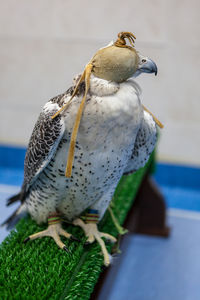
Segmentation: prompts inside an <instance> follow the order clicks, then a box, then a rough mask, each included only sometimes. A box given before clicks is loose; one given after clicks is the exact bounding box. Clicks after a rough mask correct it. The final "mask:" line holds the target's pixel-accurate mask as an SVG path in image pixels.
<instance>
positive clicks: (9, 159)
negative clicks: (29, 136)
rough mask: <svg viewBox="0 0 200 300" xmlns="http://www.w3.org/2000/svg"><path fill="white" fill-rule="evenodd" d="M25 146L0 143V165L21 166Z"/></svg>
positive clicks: (22, 164)
mask: <svg viewBox="0 0 200 300" xmlns="http://www.w3.org/2000/svg"><path fill="white" fill-rule="evenodd" d="M25 153H26V148H23V147H14V146H9V145H7V146H6V145H0V167H5V168H21V169H22V168H23V166H24V158H25Z"/></svg>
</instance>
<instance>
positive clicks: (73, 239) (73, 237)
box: [70, 235, 81, 243]
mask: <svg viewBox="0 0 200 300" xmlns="http://www.w3.org/2000/svg"><path fill="white" fill-rule="evenodd" d="M70 240H72V241H76V242H79V243H80V242H81V241H80V240H79V239H78V238H77V237H75V236H73V235H71V236H70Z"/></svg>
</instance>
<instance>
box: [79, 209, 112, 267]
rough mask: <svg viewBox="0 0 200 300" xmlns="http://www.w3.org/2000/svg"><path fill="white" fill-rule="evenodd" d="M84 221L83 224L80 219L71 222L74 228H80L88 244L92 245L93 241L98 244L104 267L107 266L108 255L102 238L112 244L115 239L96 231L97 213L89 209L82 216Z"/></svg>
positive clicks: (108, 262) (108, 261)
mask: <svg viewBox="0 0 200 300" xmlns="http://www.w3.org/2000/svg"><path fill="white" fill-rule="evenodd" d="M84 220H85V223H84V222H83V220H81V219H80V218H78V219H75V220H74V221H73V224H74V225H76V226H80V227H81V228H82V229H83V231H84V232H85V235H86V237H87V242H88V243H93V242H94V241H95V240H96V241H97V242H98V243H99V245H100V247H101V250H102V252H103V256H104V265H105V266H109V264H110V259H109V254H108V251H107V249H106V246H105V243H104V241H103V239H102V238H103V237H104V238H106V239H107V240H109V241H111V242H113V243H115V242H116V241H117V240H116V238H115V237H113V236H112V235H110V234H108V233H104V232H100V231H99V230H98V228H97V223H98V211H96V210H93V209H89V210H88V211H87V213H86V215H85V216H84Z"/></svg>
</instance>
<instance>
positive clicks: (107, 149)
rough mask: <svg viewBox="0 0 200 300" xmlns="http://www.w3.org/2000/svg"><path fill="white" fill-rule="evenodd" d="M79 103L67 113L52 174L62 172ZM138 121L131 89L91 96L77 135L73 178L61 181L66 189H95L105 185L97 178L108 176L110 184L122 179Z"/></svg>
mask: <svg viewBox="0 0 200 300" xmlns="http://www.w3.org/2000/svg"><path fill="white" fill-rule="evenodd" d="M78 104H79V103H74V104H73V105H72V106H71V107H70V109H69V110H68V111H67V112H66V115H65V126H66V131H65V134H64V137H63V139H62V141H61V143H60V145H59V147H58V151H57V153H56V156H55V158H54V159H55V163H54V169H55V173H58V172H59V174H61V171H62V172H63V173H64V171H65V167H66V163H67V154H68V150H69V143H70V138H71V132H72V129H73V125H74V120H75V117H76V113H77V110H78ZM69 116H70V118H69ZM140 121H141V104H140V101H139V99H138V97H136V95H135V93H133V92H132V90H131V91H130V90H128V92H127V93H126V95H124V93H122V94H119V95H117V97H116V96H115V97H113V96H112V97H111V96H110V97H97V96H92V97H90V98H89V99H88V101H87V103H86V106H85V109H84V113H83V117H82V119H81V123H80V128H79V132H78V136H77V141H76V146H75V155H74V164H73V170H72V178H71V179H66V178H65V179H63V180H65V182H67V183H68V184H67V186H70V185H74V184H75V185H76V188H78V187H79V188H80V185H79V183H81V185H83V184H86V182H87V186H89V185H90V184H91V185H94V187H93V189H95V186H96V187H98V188H99V184H102V182H104V181H102V180H100V179H102V178H105V177H106V176H107V177H108V179H109V180H108V181H109V183H110V184H112V181H115V180H116V178H118V177H119V176H121V174H122V170H123V169H124V168H125V166H126V163H127V160H128V159H129V157H130V155H131V152H132V150H133V147H134V142H135V137H136V135H137V132H138V128H139V125H140ZM98 180H99V182H98ZM77 181H79V183H78V182H77ZM83 181H84V183H83ZM100 182H101V183H100ZM104 184H105V183H104ZM63 185H64V183H63Z"/></svg>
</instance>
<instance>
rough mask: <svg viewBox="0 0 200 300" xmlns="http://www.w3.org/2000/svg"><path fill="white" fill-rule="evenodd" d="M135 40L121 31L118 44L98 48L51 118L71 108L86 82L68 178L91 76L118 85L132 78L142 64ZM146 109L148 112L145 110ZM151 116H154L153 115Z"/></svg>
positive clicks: (128, 33) (70, 163)
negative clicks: (71, 91) (70, 91)
mask: <svg viewBox="0 0 200 300" xmlns="http://www.w3.org/2000/svg"><path fill="white" fill-rule="evenodd" d="M126 39H128V41H129V43H130V45H127V44H126ZM135 39H136V37H135V36H134V34H133V33H131V32H120V33H119V34H118V39H117V40H116V42H114V43H113V44H111V45H108V46H107V47H104V48H101V49H99V50H98V51H97V53H96V54H95V55H94V56H93V58H92V59H91V60H90V62H89V63H88V64H87V65H86V67H85V69H84V71H83V73H82V75H81V77H80V79H79V81H78V83H77V84H76V86H75V88H74V91H73V94H72V96H71V98H70V100H69V101H68V102H67V103H66V104H64V105H63V107H62V108H61V109H60V110H59V111H57V112H56V113H55V114H54V115H53V116H52V119H54V118H55V117H56V116H58V115H59V114H60V113H61V112H62V111H63V110H64V109H66V108H67V107H68V106H69V105H70V103H71V101H72V99H73V98H74V96H75V95H76V94H77V92H78V88H79V86H80V84H81V82H83V81H84V82H85V93H84V96H83V98H82V101H81V104H80V106H79V109H78V112H77V115H76V120H75V123H74V127H73V131H72V135H71V140H70V146H69V152H68V159H67V166H66V171H65V176H66V177H71V173H72V166H73V160H74V151H75V144H76V137H77V134H78V129H79V125H80V121H81V117H82V113H83V109H84V105H85V101H86V97H87V93H88V90H89V88H90V77H91V74H92V73H93V74H94V75H95V76H96V77H99V78H102V79H105V80H108V81H114V82H117V83H120V82H124V81H126V80H127V79H128V78H130V77H132V76H133V75H134V73H135V72H136V70H137V67H138V62H139V56H138V54H137V51H136V50H135V48H134V42H135ZM143 107H144V106H143ZM144 109H145V110H147V109H146V108H145V107H144ZM147 111H148V110H147ZM148 112H149V111H148ZM149 113H150V114H151V115H152V116H153V114H152V113H151V112H149ZM153 118H154V120H155V122H156V123H157V124H158V126H160V127H161V128H162V127H163V125H162V124H161V123H160V122H159V121H158V120H157V119H156V118H155V117H154V116H153Z"/></svg>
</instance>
